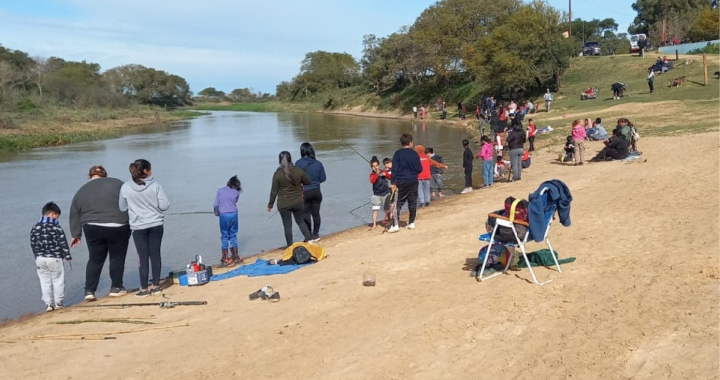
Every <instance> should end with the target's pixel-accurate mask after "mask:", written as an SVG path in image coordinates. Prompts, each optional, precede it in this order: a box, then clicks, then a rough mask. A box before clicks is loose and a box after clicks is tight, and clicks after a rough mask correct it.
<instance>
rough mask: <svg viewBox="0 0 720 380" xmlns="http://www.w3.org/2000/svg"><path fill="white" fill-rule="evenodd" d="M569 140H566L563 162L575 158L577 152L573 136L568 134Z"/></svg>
mask: <svg viewBox="0 0 720 380" xmlns="http://www.w3.org/2000/svg"><path fill="white" fill-rule="evenodd" d="M566 140H567V141H566V142H565V157H563V159H562V160H560V161H562V162H567V161H572V160H573V158H574V155H575V154H574V153H575V142H574V141H573V137H572V136H568V137H567V139H566Z"/></svg>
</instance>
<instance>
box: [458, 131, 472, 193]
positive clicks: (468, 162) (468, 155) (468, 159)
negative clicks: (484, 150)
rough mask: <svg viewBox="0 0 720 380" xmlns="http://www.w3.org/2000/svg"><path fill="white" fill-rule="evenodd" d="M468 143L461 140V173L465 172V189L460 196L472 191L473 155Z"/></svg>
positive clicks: (465, 140)
mask: <svg viewBox="0 0 720 380" xmlns="http://www.w3.org/2000/svg"><path fill="white" fill-rule="evenodd" d="M469 145H470V141H469V140H468V139H463V141H462V146H463V171H464V172H465V188H464V189H463V191H461V192H460V193H461V194H467V193H469V192H471V191H473V187H472V169H473V159H474V157H473V153H472V151H471V150H470V147H469Z"/></svg>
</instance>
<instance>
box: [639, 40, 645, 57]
mask: <svg viewBox="0 0 720 380" xmlns="http://www.w3.org/2000/svg"><path fill="white" fill-rule="evenodd" d="M646 47H647V39H646V38H645V37H640V41H638V48H639V49H640V57H642V58H645V48H646Z"/></svg>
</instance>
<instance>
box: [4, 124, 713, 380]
mask: <svg viewBox="0 0 720 380" xmlns="http://www.w3.org/2000/svg"><path fill="white" fill-rule="evenodd" d="M719 137H720V134H718V132H711V133H703V134H695V135H685V136H673V137H668V136H665V137H651V138H643V139H642V140H641V141H640V146H639V147H640V149H641V150H642V151H643V153H644V156H645V158H646V159H647V162H609V163H600V164H589V165H586V166H583V167H573V166H563V165H557V164H556V162H555V160H554V159H555V156H554V155H553V154H552V153H551V152H539V153H538V154H537V155H536V156H535V158H534V160H533V161H534V163H533V166H532V167H531V168H530V169H529V170H527V172H524V174H523V180H522V181H520V182H515V183H511V184H504V183H501V184H497V185H496V186H495V187H493V188H491V189H487V190H480V191H475V192H473V193H470V194H467V195H463V196H457V197H453V198H452V199H449V200H446V201H444V202H436V203H435V204H433V206H432V207H430V208H423V209H421V210H420V211H419V216H418V220H417V228H416V229H415V230H407V229H402V230H401V231H400V232H399V233H397V234H392V235H391V234H384V235H382V234H381V233H380V231H375V232H370V231H368V229H367V227H359V228H356V229H353V230H350V231H346V232H343V233H340V234H337V235H334V236H332V237H330V238H327V239H323V240H322V241H321V242H320V244H321V245H322V246H323V247H325V249H326V250H327V253H328V254H329V257H328V258H327V259H326V260H323V261H321V262H319V263H317V264H314V265H312V266H309V267H305V268H302V269H300V270H298V271H296V272H293V273H290V274H287V275H282V276H273V277H259V278H247V277H238V278H233V279H229V280H225V281H219V282H212V283H210V284H208V285H206V286H203V287H200V288H182V287H177V286H173V287H171V288H169V289H167V290H166V292H165V293H166V294H167V295H168V296H169V297H171V299H172V300H173V301H180V300H207V301H208V305H206V306H194V307H177V308H175V309H170V310H160V309H157V308H127V309H80V308H68V309H66V310H62V311H58V312H53V313H48V314H46V315H41V316H38V317H36V318H32V319H31V320H29V321H22V322H17V323H14V324H10V325H8V326H5V327H3V328H1V329H0V357H2V358H3V359H4V362H6V363H12V365H6V366H2V368H0V378H3V379H30V378H43V379H67V378H76V379H85V378H93V379H145V378H153V377H158V376H166V375H167V374H168V373H182V375H183V376H186V377H194V378H201V379H213V378H224V379H227V378H244V379H301V378H302V379H310V378H312V379H333V380H334V379H367V378H372V379H440V378H447V379H477V378H478V377H480V378H485V377H487V378H493V379H525V378H535V379H538V378H539V379H554V378H579V379H588V378H601V379H628V378H633V379H659V378H672V379H675V378H683V379H685V378H687V379H716V378H717V374H718V370H719V369H720V368H719V364H718V358H719V356H720V355H719V353H720V349H719V347H718V338H719V337H720V336H719V334H718V304H717V299H718V297H719V296H720V294H719V293H720V292H719V289H718V279H719V278H720V271H719V268H718V260H717V253H718V251H719V250H720V247H718V239H717V231H718V227H719V226H718V211H719V210H718V199H717V197H715V196H710V197H708V194H717V193H718V183H719V182H720V175H719V173H718V165H716V163H717V159H718V138H719ZM600 147H601V146H600V143H591V144H589V147H588V151H589V153H594V152H595V151H597V150H599V149H600ZM668 152H693V159H692V160H691V161H688V160H682V159H678V156H677V155H675V154H669V153H668ZM694 162H698V163H703V162H710V163H712V165H703V169H702V173H701V174H699V173H698V172H697V169H696V165H694V164H693V163H694ZM551 178H559V179H561V180H563V181H565V182H566V183H567V184H568V186H569V187H570V189H571V191H572V192H573V197H574V201H573V203H572V212H571V217H572V225H571V226H570V227H567V228H566V227H562V226H561V225H560V224H559V223H558V222H557V221H556V222H555V223H554V225H553V228H552V230H551V238H552V243H553V247H554V248H555V249H556V250H557V251H558V252H559V253H560V256H561V257H570V256H572V257H576V258H577V260H576V261H575V262H574V263H571V264H566V265H564V266H563V273H562V274H560V273H557V272H556V271H555V270H553V269H545V268H538V269H537V270H536V272H537V274H538V276H539V277H540V278H541V279H545V278H548V277H553V278H555V281H554V282H552V283H549V284H547V285H545V286H543V287H539V286H536V285H534V284H531V283H528V280H529V279H530V273H529V272H528V271H527V270H522V271H520V272H510V274H509V275H504V276H500V277H498V278H495V279H492V280H490V281H488V282H485V283H477V282H475V280H474V279H472V278H471V277H470V276H469V269H470V268H471V267H472V265H473V263H474V262H475V260H476V258H477V252H478V250H479V249H480V247H482V246H483V244H482V243H480V242H478V241H477V235H478V234H480V233H482V232H483V229H484V221H485V219H486V214H487V213H488V212H490V211H493V210H496V209H498V208H500V207H501V206H502V204H503V201H504V199H505V198H506V197H508V196H511V195H512V196H521V197H526V196H527V194H528V193H530V192H532V191H534V190H535V189H536V188H537V187H538V186H539V184H540V183H541V182H542V181H544V180H547V179H551ZM403 219H405V217H404V218H403ZM539 248H542V246H541V245H536V244H533V245H532V246H531V250H534V249H539ZM364 272H372V273H374V274H375V275H376V276H377V286H375V287H370V288H368V287H363V286H362V285H361V282H362V275H363V273H364ZM268 284H269V285H272V286H273V287H274V288H275V289H276V290H277V291H279V292H280V294H281V296H282V299H281V300H280V301H279V302H277V303H269V302H265V301H261V300H257V301H249V300H248V298H247V295H248V294H249V293H251V292H253V291H255V290H257V289H259V288H260V287H262V286H264V285H268ZM141 301H157V302H159V301H160V298H159V297H157V298H148V299H144V300H141ZM100 302H103V303H117V302H120V303H126V302H138V300H137V299H136V298H135V297H133V296H132V295H127V296H124V297H121V298H119V299H114V300H109V299H108V300H102V301H100ZM128 317H134V318H140V317H142V318H151V319H147V321H151V322H155V323H156V325H154V326H161V327H162V326H170V325H177V324H179V323H186V322H187V323H188V324H189V326H187V327H177V328H172V329H168V330H161V331H146V332H137V333H131V334H114V335H113V336H115V337H116V338H117V339H115V340H105V341H77V340H75V341H72V340H71V341H68V340H40V341H28V340H25V339H24V338H26V337H28V336H36V335H41V334H81V335H82V334H89V333H93V332H102V331H113V330H115V331H118V330H138V329H141V328H144V327H148V326H139V325H130V324H121V323H83V324H75V325H56V324H50V323H53V322H60V321H71V320H76V319H97V318H128ZM154 326H150V327H154ZM9 342H14V343H9ZM38 363H43V365H38ZM89 363H90V364H89Z"/></svg>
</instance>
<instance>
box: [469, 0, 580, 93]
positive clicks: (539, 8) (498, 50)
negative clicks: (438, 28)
mask: <svg viewBox="0 0 720 380" xmlns="http://www.w3.org/2000/svg"><path fill="white" fill-rule="evenodd" d="M563 30H564V26H562V25H561V24H560V14H559V13H558V11H557V10H555V9H554V8H552V7H550V6H549V5H547V4H546V3H543V2H541V1H535V2H533V3H530V4H528V5H524V6H522V7H520V9H519V10H518V11H517V12H516V13H514V14H513V15H511V16H510V17H509V18H508V19H507V20H506V21H505V22H504V23H503V24H502V25H499V26H497V27H496V28H494V30H493V31H492V33H491V34H490V35H488V36H485V37H483V38H482V39H480V41H479V42H478V43H477V44H475V45H474V46H471V47H468V48H467V49H466V55H465V57H466V62H467V65H468V68H469V69H470V70H471V71H472V72H473V73H475V75H477V76H478V78H479V79H480V80H481V81H482V82H484V83H487V84H488V85H489V86H490V87H492V88H494V89H497V90H503V91H507V90H522V89H529V88H532V87H541V86H543V85H544V84H545V83H547V82H548V81H550V80H554V81H555V82H556V85H557V86H558V88H559V87H560V85H561V79H562V75H563V73H564V71H565V69H566V68H567V67H568V66H569V56H570V52H571V49H570V47H569V43H568V41H566V40H565V39H564V38H563V36H562V32H563Z"/></svg>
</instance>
